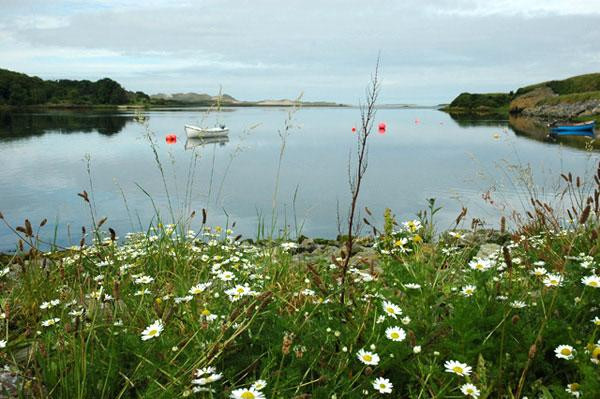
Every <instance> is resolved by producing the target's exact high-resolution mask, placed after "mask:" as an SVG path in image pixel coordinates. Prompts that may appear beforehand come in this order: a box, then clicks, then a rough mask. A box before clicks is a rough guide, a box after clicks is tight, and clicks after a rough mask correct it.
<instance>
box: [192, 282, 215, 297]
mask: <svg viewBox="0 0 600 399" xmlns="http://www.w3.org/2000/svg"><path fill="white" fill-rule="evenodd" d="M211 284H212V283H211V282H210V281H209V282H208V283H198V284H196V285H195V286H193V287H192V288H190V290H189V291H188V292H189V293H190V294H191V295H198V294H201V293H203V292H204V291H206V289H207V288H208V287H210V286H211Z"/></svg>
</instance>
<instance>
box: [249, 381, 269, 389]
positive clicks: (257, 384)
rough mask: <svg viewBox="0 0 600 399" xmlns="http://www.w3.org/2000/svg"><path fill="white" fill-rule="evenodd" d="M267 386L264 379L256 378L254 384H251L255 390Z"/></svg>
mask: <svg viewBox="0 0 600 399" xmlns="http://www.w3.org/2000/svg"><path fill="white" fill-rule="evenodd" d="M266 386H267V381H265V380H256V381H255V382H254V384H252V388H254V389H256V390H257V391H262V390H263V389H264V388H265V387H266Z"/></svg>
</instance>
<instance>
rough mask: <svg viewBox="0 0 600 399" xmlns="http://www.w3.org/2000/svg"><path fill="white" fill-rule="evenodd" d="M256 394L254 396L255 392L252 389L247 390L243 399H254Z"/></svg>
mask: <svg viewBox="0 0 600 399" xmlns="http://www.w3.org/2000/svg"><path fill="white" fill-rule="evenodd" d="M255 397H256V396H254V394H253V393H252V392H250V391H246V392H244V393H243V394H242V396H241V398H242V399H254V398H255Z"/></svg>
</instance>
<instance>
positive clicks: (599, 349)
mask: <svg viewBox="0 0 600 399" xmlns="http://www.w3.org/2000/svg"><path fill="white" fill-rule="evenodd" d="M599 357H600V346H597V347H595V348H594V350H593V351H592V358H593V359H598V358H599Z"/></svg>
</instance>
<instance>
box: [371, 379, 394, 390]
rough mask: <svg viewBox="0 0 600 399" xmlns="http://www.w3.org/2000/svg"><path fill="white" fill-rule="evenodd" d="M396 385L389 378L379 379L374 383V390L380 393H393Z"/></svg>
mask: <svg viewBox="0 0 600 399" xmlns="http://www.w3.org/2000/svg"><path fill="white" fill-rule="evenodd" d="M393 387H394V385H392V383H391V382H390V380H388V379H387V378H383V377H379V378H376V379H375V381H373V388H375V389H376V390H377V391H379V393H392V388H393Z"/></svg>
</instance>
